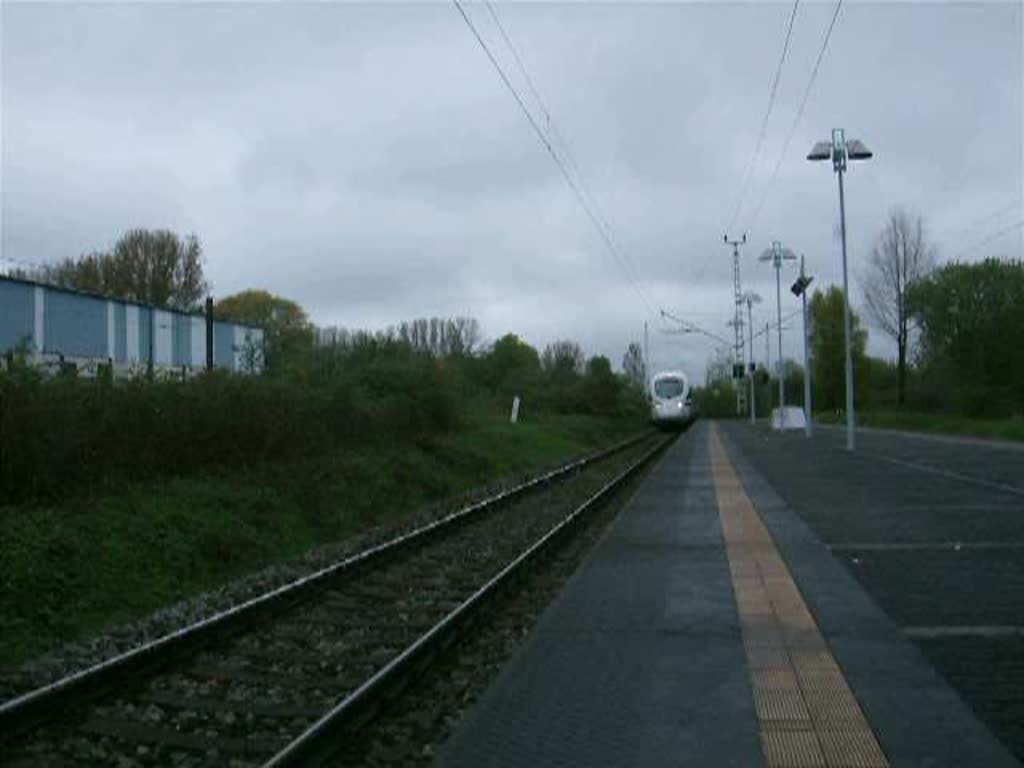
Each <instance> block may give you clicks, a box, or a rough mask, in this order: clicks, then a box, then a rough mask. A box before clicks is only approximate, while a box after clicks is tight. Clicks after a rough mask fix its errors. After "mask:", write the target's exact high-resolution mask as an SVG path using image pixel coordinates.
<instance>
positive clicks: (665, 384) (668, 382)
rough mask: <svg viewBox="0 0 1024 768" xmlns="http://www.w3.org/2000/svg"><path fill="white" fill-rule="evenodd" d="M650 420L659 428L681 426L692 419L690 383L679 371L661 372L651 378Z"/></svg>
mask: <svg viewBox="0 0 1024 768" xmlns="http://www.w3.org/2000/svg"><path fill="white" fill-rule="evenodd" d="M650 394H651V420H652V421H654V423H655V424H658V425H659V426H683V425H685V424H687V423H688V422H689V421H690V419H691V418H693V400H692V399H691V398H690V382H689V380H688V379H687V378H686V374H685V373H683V372H681V371H662V372H661V373H656V374H654V376H653V377H652V378H651V392H650Z"/></svg>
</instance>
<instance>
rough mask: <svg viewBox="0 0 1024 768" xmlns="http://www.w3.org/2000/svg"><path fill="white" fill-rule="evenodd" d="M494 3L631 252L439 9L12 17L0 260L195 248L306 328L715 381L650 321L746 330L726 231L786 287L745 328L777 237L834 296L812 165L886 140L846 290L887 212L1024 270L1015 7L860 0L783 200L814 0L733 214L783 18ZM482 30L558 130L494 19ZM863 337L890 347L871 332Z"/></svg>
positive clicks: (800, 133)
mask: <svg viewBox="0 0 1024 768" xmlns="http://www.w3.org/2000/svg"><path fill="white" fill-rule="evenodd" d="M494 7H495V10H496V12H497V14H498V18H499V19H500V21H501V22H502V24H503V25H504V27H505V30H506V31H507V33H508V35H509V37H510V38H511V40H512V43H513V44H514V46H515V48H516V50H517V51H518V53H519V55H520V57H521V59H522V61H523V63H524V65H525V67H526V70H527V71H528V73H529V75H530V76H531V78H532V80H533V82H534V84H535V86H536V88H537V90H538V92H539V93H540V95H541V97H542V98H543V100H544V103H545V104H546V106H547V108H548V110H549V112H550V115H551V118H552V120H553V121H554V125H556V126H557V129H558V131H559V133H560V134H561V135H562V136H564V137H565V139H566V140H567V143H568V145H569V147H570V148H571V153H572V158H573V160H574V161H575V167H577V168H578V169H579V172H580V174H581V176H582V179H583V184H584V186H585V189H586V190H587V191H588V192H589V193H590V194H592V196H593V198H594V199H595V200H596V201H597V205H598V206H599V208H600V210H601V211H603V213H604V216H605V218H606V219H607V221H608V224H609V225H610V227H611V230H612V233H613V237H614V240H615V242H616V243H617V245H618V250H619V252H620V254H621V255H622V259H623V260H626V261H628V264H627V265H625V266H624V265H623V264H622V263H621V262H620V261H619V260H617V259H616V258H615V257H614V256H613V255H612V254H610V253H609V251H608V250H607V248H606V247H605V245H604V242H603V241H602V239H601V237H600V236H599V235H598V233H597V231H596V230H595V228H594V226H593V224H592V223H591V221H590V219H589V218H588V217H587V216H586V214H585V213H584V212H583V209H582V208H581V206H580V205H579V203H578V201H577V200H576V198H575V197H574V196H573V193H572V191H571V190H570V189H569V187H568V185H567V184H566V182H565V180H564V179H563V177H562V176H561V172H560V171H559V169H558V167H557V166H556V165H555V163H554V162H553V161H552V158H551V156H550V155H549V154H548V152H547V150H546V149H545V148H544V146H543V144H542V143H541V142H540V141H539V139H538V137H537V135H536V134H535V133H534V131H533V128H532V127H531V126H530V124H529V122H528V121H527V119H526V118H525V117H524V115H523V114H522V112H521V111H520V109H519V107H518V106H517V104H516V102H515V100H514V99H513V97H512V95H511V94H510V93H509V92H508V90H507V89H506V88H505V86H504V84H503V83H502V81H501V79H500V77H499V75H498V74H497V72H496V71H495V69H494V68H493V66H492V65H491V63H490V61H489V60H488V58H487V56H486V54H485V53H484V51H483V49H482V48H481V47H480V45H479V44H478V43H477V41H476V39H475V38H474V36H473V35H472V33H471V32H470V30H469V28H468V27H467V25H466V24H465V23H464V21H463V19H462V17H461V16H460V14H459V12H458V10H457V9H456V7H455V6H453V5H451V4H448V3H440V2H439V3H430V4H401V5H399V4H387V5H384V4H345V3H328V4H301V3H287V4H262V3H254V2H253V3H226V4H213V3H184V2H181V3H166V4H150V3H142V2H137V3H110V4H97V3H88V4H87V3H66V4H49V3H47V4H38V3H24V4H18V3H12V2H3V3H0V25H2V31H0V42H2V56H0V61H2V72H0V85H2V101H0V108H2V123H0V128H2V134H0V144H2V162H3V167H2V173H0V181H2V187H0V196H2V208H0V211H2V220H0V227H2V232H0V247H2V252H0V256H2V257H3V258H5V259H8V260H18V261H21V262H29V263H45V262H49V261H53V260H56V259H60V258H62V257H65V256H69V255H77V254H79V253H82V252H84V251H90V250H94V249H101V248H106V247H109V246H110V245H111V244H112V243H113V241H114V240H115V239H116V238H117V236H118V234H120V233H121V232H122V231H124V230H125V229H128V228H131V227H153V228H155V227H167V228H171V229H174V230H176V231H178V232H180V233H187V232H195V233H196V234H197V235H198V236H199V238H200V240H201V241H202V244H203V246H204V248H205V252H206V257H207V263H206V270H207V274H208V276H209V278H210V280H211V281H212V283H213V286H214V292H215V295H216V296H224V295H227V294H230V293H233V292H235V291H238V290H242V289H245V288H266V289H268V290H270V291H272V292H273V293H276V294H280V295H282V296H286V297H288V298H291V299H294V300H296V301H298V302H299V303H300V304H302V305H303V306H304V307H305V308H306V310H307V311H308V313H309V315H310V317H311V319H312V320H313V321H314V322H316V323H317V324H319V325H335V324H337V325H343V326H348V327H370V328H379V327H383V326H386V325H388V324H391V323H394V322H397V321H400V320H403V319H411V318H413V317H417V316H425V315H456V314H465V315H472V316H475V317H476V318H478V319H479V320H480V322H481V325H482V328H483V331H484V333H485V335H486V336H487V337H488V338H490V339H494V338H497V337H499V336H501V335H502V334H504V333H506V332H509V331H512V332H515V333H518V334H519V335H521V336H523V337H524V338H525V339H526V340H528V341H529V342H530V343H532V344H534V345H536V346H538V347H542V346H543V345H544V344H545V343H547V342H549V341H551V340H553V339H556V338H566V337H567V338H573V339H576V340H578V341H580V342H581V343H582V344H583V346H584V348H585V349H586V351H587V352H588V353H590V354H594V353H603V354H606V355H608V356H609V357H610V358H611V359H612V361H613V363H614V364H615V365H616V366H619V364H620V363H621V358H622V353H623V351H624V350H625V348H626V345H627V344H628V342H629V341H630V340H634V339H636V340H639V339H640V338H641V337H642V333H643V323H644V321H645V320H648V321H649V322H650V327H651V333H650V339H651V358H652V365H653V367H655V368H663V367H681V368H683V369H684V370H687V371H689V372H691V374H692V375H693V376H695V377H697V378H700V377H703V375H704V368H705V364H706V361H707V359H708V357H709V356H710V355H711V354H713V342H711V341H710V340H708V339H706V338H705V337H701V336H697V335H693V334H689V335H683V336H671V335H666V334H664V333H663V329H665V328H666V327H667V326H666V324H665V323H664V321H662V320H661V319H660V318H659V317H658V316H657V315H656V314H652V313H651V311H650V310H649V308H648V306H647V303H649V304H650V305H651V307H653V309H654V310H655V312H657V310H659V309H660V308H665V309H668V310H670V311H672V312H675V313H677V314H678V315H680V316H682V317H685V318H687V319H688V320H690V321H692V322H695V323H698V324H700V325H701V326H703V327H705V328H707V329H708V330H709V331H711V332H712V333H715V334H719V335H722V336H731V330H730V329H729V328H728V327H727V326H726V325H725V323H726V321H727V320H728V319H729V318H730V317H731V313H732V264H731V256H730V252H729V250H728V249H727V248H726V247H725V246H724V245H723V243H722V235H723V233H724V232H725V231H726V229H727V228H729V227H730V223H731V224H732V226H731V228H730V229H729V234H730V236H733V235H738V234H740V233H742V232H744V231H745V232H746V233H747V238H748V245H747V246H746V247H745V248H744V249H743V251H742V254H743V255H742V272H743V282H744V288H752V289H754V290H756V291H758V292H759V293H761V295H762V296H764V297H765V298H766V299H770V301H767V302H766V303H765V304H762V305H761V306H760V307H758V308H757V309H756V315H755V325H758V324H760V326H761V327H763V323H764V321H765V319H767V318H768V316H769V313H770V314H771V317H772V318H774V312H775V286H774V274H773V272H772V270H771V269H770V268H769V267H768V266H767V265H764V264H760V263H758V261H757V255H758V254H760V252H761V251H763V250H764V249H765V248H766V247H768V246H769V244H770V243H771V241H772V240H773V239H778V240H781V241H782V242H783V243H784V244H785V245H787V246H789V247H790V248H792V249H793V250H794V251H796V252H798V253H805V254H806V256H807V260H808V271H809V272H811V273H812V274H814V275H816V284H827V283H831V282H838V281H839V280H840V279H841V271H840V257H839V243H838V240H837V239H836V235H835V232H836V229H837V221H838V195H837V189H836V179H835V175H834V174H833V173H832V171H831V169H830V167H829V166H828V165H827V164H823V163H815V164H812V163H808V162H806V161H805V160H804V159H803V158H804V155H805V154H806V153H807V151H808V149H809V147H810V145H811V144H812V143H813V142H814V141H816V140H819V139H824V138H826V137H827V136H828V135H829V132H830V130H831V129H832V128H833V127H844V128H845V129H846V130H847V134H848V136H849V137H853V138H860V139H862V140H863V141H864V142H865V143H866V144H867V145H868V146H869V147H870V148H871V149H872V150H873V151H874V152H875V157H874V159H873V160H871V161H869V162H867V163H861V164H858V165H856V166H853V167H851V170H850V173H849V174H848V176H847V179H846V192H847V219H848V228H849V241H848V242H849V254H850V264H851V272H852V274H853V276H854V277H856V275H858V274H860V273H862V272H863V267H864V264H865V263H866V260H867V257H868V255H869V253H870V248H871V244H872V240H873V239H874V237H875V236H876V234H877V232H878V231H879V229H880V228H881V227H882V226H883V224H884V221H885V217H886V214H887V211H888V210H889V209H890V208H891V207H893V206H895V205H903V206H907V207H910V208H912V209H915V210H917V211H920V212H921V213H922V214H923V215H924V217H925V219H926V222H927V224H928V226H929V229H930V233H931V235H932V236H933V238H934V240H935V241H936V243H937V245H938V247H939V252H940V254H941V257H942V258H943V259H944V260H948V259H953V258H960V259H962V260H976V259H979V258H981V257H983V256H985V255H1001V256H1008V257H1013V258H1021V257H1022V255H1024V252H1022V251H1024V248H1022V242H1024V239H1022V238H1024V233H1022V227H1021V222H1022V219H1024V212H1022V211H1024V206H1022V175H1024V156H1022V145H1024V139H1022V90H1024V88H1022V56H1021V50H1022V13H1021V3H1019V2H1004V3H971V4H951V3H900V4H896V3H857V2H846V3H844V5H843V7H842V9H841V11H840V14H839V17H838V20H837V22H836V25H835V29H834V32H833V34H832V37H831V41H830V43H829V46H828V48H827V51H826V53H825V57H824V60H823V62H822V65H821V68H820V71H819V73H818V76H817V79H816V81H815V83H814V87H813V90H812V91H811V94H810V99H809V101H808V103H807V107H806V110H805V112H804V114H803V117H802V119H801V121H800V122H799V124H798V126H797V128H796V132H795V136H794V139H793V141H792V144H791V146H790V148H789V151H788V152H787V153H786V155H785V156H784V157H783V159H782V162H781V165H780V170H779V173H778V175H777V177H776V178H775V180H774V183H773V184H772V185H771V186H770V187H769V186H768V182H769V179H770V177H771V176H772V169H773V168H774V167H775V165H776V163H777V162H778V159H779V156H780V152H781V149H782V145H783V142H784V140H785V138H786V135H787V134H788V133H789V131H790V126H791V125H792V123H793V120H794V117H795V115H796V112H797V108H798V106H799V104H800V102H801V99H802V96H803V94H804V91H805V89H806V87H807V83H808V78H809V76H810V72H811V69H812V67H813V64H814V61H815V59H816V58H817V56H818V52H819V50H820V49H821V46H822V41H823V37H824V34H825V30H826V28H827V27H828V24H829V21H830V19H831V18H832V14H833V11H834V8H835V6H834V4H833V3H831V2H826V3H818V2H813V3H812V2H802V3H800V5H799V7H798V10H797V15H796V20H795V24H794V27H793V34H792V40H791V44H790V47H789V52H788V56H787V58H786V61H785V64H784V67H783V70H782V75H781V80H780V82H779V86H778V93H777V98H776V102H775V106H774V110H773V112H772V114H771V117H770V120H769V121H768V125H767V132H766V134H765V140H764V142H763V146H762V149H761V152H760V154H759V157H758V159H757V161H756V163H755V164H754V166H753V173H752V174H751V183H750V184H749V189H748V192H747V194H746V195H745V198H744V201H743V204H742V206H741V208H740V214H739V216H738V217H737V219H736V221H735V222H732V219H733V212H734V210H735V209H736V207H737V203H738V200H739V198H740V192H741V185H742V181H743V178H744V173H745V171H746V169H747V167H748V164H749V163H750V162H751V157H752V154H753V152H754V148H755V144H756V142H757V137H758V133H759V129H760V126H761V121H762V118H763V116H764V114H765V110H766V107H767V104H768V97H769V89H770V86H771V82H772V77H773V74H774V71H775V67H776V64H777V62H778V60H779V55H780V53H781V50H782V45H783V40H784V39H785V34H786V29H787V24H788V20H789V18H790V13H791V10H792V7H793V6H792V4H791V3H756V4H739V3H711V4H691V3H666V4H657V5H654V4H644V5H639V4H633V3H625V2H623V3H609V4H540V3H537V4H510V3H499V4H496V5H495V6H494ZM466 12H467V14H468V15H469V16H470V18H471V20H472V21H473V23H474V24H475V25H476V26H477V28H478V29H479V31H480V34H481V36H482V37H483V38H484V40H485V41H486V43H487V44H488V46H489V47H490V49H491V50H492V52H493V54H494V56H495V57H496V58H497V59H498V61H499V62H500V64H501V66H502V67H503V69H504V70H505V72H506V73H507V75H508V77H509V78H510V80H511V81H512V83H513V85H514V86H515V88H516V89H517V90H518V91H519V93H520V94H521V95H522V97H523V99H524V102H525V103H526V104H527V106H528V107H530V108H531V109H532V110H533V112H534V113H535V114H536V115H537V119H538V122H539V123H540V125H541V126H543V127H546V126H547V125H548V123H547V121H546V120H545V119H544V118H543V116H542V115H541V113H540V110H539V109H538V108H537V106H536V103H535V102H534V101H533V99H532V95H531V93H530V89H529V87H528V85H527V83H526V81H525V80H524V78H523V76H522V74H521V73H520V71H519V69H518V68H517V66H516V63H515V59H514V58H513V55H512V54H511V53H510V50H509V49H508V48H507V47H506V46H505V43H504V41H503V39H502V37H501V34H500V32H499V30H498V28H497V27H496V25H495V23H494V20H493V19H492V18H491V16H490V14H489V12H488V9H487V7H486V6H485V5H481V4H469V5H467V6H466ZM554 146H555V149H556V151H558V152H559V153H560V155H561V156H562V157H565V149H564V147H563V145H562V144H561V143H559V142H556V143H555V145H554ZM566 162H567V163H568V160H566ZM569 167H570V171H571V172H573V171H572V168H573V166H571V165H570V166H569ZM762 198H763V199H764V200H765V203H764V205H763V207H761V209H760V212H759V214H758V215H756V216H755V211H756V210H757V209H758V207H759V201H760V200H761V199H762ZM983 241H987V242H983ZM792 277H793V274H792V273H790V274H787V275H784V278H783V279H784V283H783V291H785V293H784V295H783V299H782V300H783V313H784V314H785V313H788V312H791V311H792V310H793V309H796V308H798V306H799V305H798V303H797V302H796V300H795V299H794V297H793V296H792V295H790V294H789V293H788V291H786V286H787V285H788V283H789V282H791V280H792ZM855 285H856V280H855ZM858 293H859V291H857V290H855V292H854V297H855V300H859V297H858ZM790 325H791V326H792V328H791V330H790V331H789V333H787V336H786V339H785V342H784V344H785V347H786V355H787V356H790V355H796V354H798V352H799V351H798V346H797V343H798V341H797V339H798V336H797V335H796V334H797V333H798V331H797V329H798V326H797V325H796V324H793V323H791V324H790ZM870 348H871V351H872V352H874V353H876V354H880V355H883V356H892V355H893V354H894V351H893V349H892V345H891V344H890V343H888V342H886V341H885V339H884V338H883V337H882V336H881V335H880V333H879V332H877V331H874V332H873V333H872V341H871V345H870ZM764 354H765V352H764V339H763V337H762V338H761V339H759V340H758V341H757V343H756V345H755V355H756V356H757V358H758V359H759V360H763V358H764ZM775 357H776V352H775V350H774V349H773V350H772V358H773V359H775Z"/></svg>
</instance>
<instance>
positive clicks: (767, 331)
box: [764, 322, 772, 406]
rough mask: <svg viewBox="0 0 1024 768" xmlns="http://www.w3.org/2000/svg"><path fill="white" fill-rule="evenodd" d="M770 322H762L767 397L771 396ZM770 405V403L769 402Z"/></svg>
mask: <svg viewBox="0 0 1024 768" xmlns="http://www.w3.org/2000/svg"><path fill="white" fill-rule="evenodd" d="M771 330H772V328H771V323H769V322H765V324H764V360H765V363H764V364H765V365H766V366H767V368H768V399H769V400H771V399H772V397H771V395H772V334H771ZM768 405H769V406H770V405H771V403H770V402H769V403H768Z"/></svg>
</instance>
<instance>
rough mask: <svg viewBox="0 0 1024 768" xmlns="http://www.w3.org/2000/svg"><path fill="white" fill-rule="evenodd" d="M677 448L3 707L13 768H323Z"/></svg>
mask: <svg viewBox="0 0 1024 768" xmlns="http://www.w3.org/2000/svg"><path fill="white" fill-rule="evenodd" d="M666 442H667V441H666V439H665V438H659V437H651V436H648V437H645V438H643V439H639V440H633V441H629V442H627V443H625V444H620V445H619V446H616V447H615V448H613V449H610V450H609V451H606V452H604V453H602V454H599V455H597V456H595V457H592V458H590V459H587V460H582V461H578V462H574V463H572V464H569V465H566V466H565V467H563V468H561V469H559V470H555V471H553V472H550V473H547V474H546V475H543V476H541V477H539V478H536V479H534V480H532V481H530V482H528V483H525V484H523V485H522V486H518V487H517V488H514V489H512V490H510V491H506V492H503V493H501V494H498V495H497V496H495V497H492V498H491V499H488V500H485V501H483V502H480V503H478V504H474V505H472V506H471V507H468V508H467V509H465V510H462V511H460V512H458V513H455V514H453V515H449V516H448V517H446V518H443V519H441V520H439V521H437V522H435V523H431V524H430V525H427V526H424V527H423V528H420V529H417V530H415V531H413V532H411V533H409V534H406V535H404V536H401V537H399V538H398V539H395V540H393V541H390V542H387V543H385V544H382V545H379V546H377V547H373V548H372V549H370V550H368V551H366V552H363V553H361V554H359V555H356V556H354V557H350V558H347V559H346V560H345V561H343V562H341V563H338V564H336V565H334V566H331V567H330V568H327V569H324V570H323V571H321V572H318V573H317V574H314V575H312V576H309V577H306V578H304V579H300V580H298V581H297V582H295V583H293V584H289V585H286V586H285V587H281V588H278V589H276V590H273V591H272V592H270V593H268V594H267V595H263V596H261V597H259V598H256V599H255V600H250V601H248V602H247V603H245V604H243V605H241V606H238V607H236V608H233V609H231V610H230V611H226V612H224V613H223V614H218V615H217V616H214V617H212V618H210V619H207V620H205V621H203V622H199V623H198V624H196V625H193V626H191V627H188V628H186V629H184V630H181V631H179V632H176V633H174V634H173V635H170V636H167V637H164V638H159V639H158V640H155V641H153V642H151V643H149V644H147V645H146V646H143V647H142V648H139V649H136V650H135V651H132V652H129V653H128V654H123V655H122V656H120V657H117V658H115V659H112V660H110V661H108V662H105V663H104V664H101V665H97V667H94V668H92V669H89V670H85V671H84V672H80V673H77V674H76V675H72V676H71V677H69V678H66V679H64V680H61V681H58V682H56V683H54V684H52V685H50V686H46V687H45V688H43V689H39V690H37V691H33V692H30V693H28V694H25V695H23V696H20V697H18V698H17V699H13V700H11V701H8V702H5V703H4V704H2V705H0V731H3V732H4V734H5V736H4V737H2V738H5V740H6V743H5V745H4V751H5V764H8V765H25V766H28V765H32V766H39V765H72V764H73V765H89V764H94V765H121V766H134V765H140V766H142V765H174V766H212V765H218V766H220V765H234V766H250V765H267V766H285V765H308V764H311V763H315V762H317V761H319V760H321V759H323V758H325V757H327V756H329V755H330V754H332V753H333V752H334V751H335V749H336V748H337V746H339V744H340V743H341V742H342V741H343V740H344V738H345V734H346V733H351V732H352V731H353V730H354V729H357V728H358V727H359V726H360V725H362V724H363V723H365V722H366V721H367V720H369V719H370V718H372V717H373V716H374V715H375V713H376V712H377V710H378V709H379V708H380V706H381V705H382V704H383V703H385V702H387V701H388V700H389V698H392V697H393V696H395V695H397V693H398V692H399V691H400V690H401V687H402V686H403V685H404V684H405V683H407V682H408V681H409V680H410V679H411V678H412V677H413V676H414V675H415V674H416V673H417V672H418V671H420V670H421V669H422V668H424V667H425V666H426V665H427V664H429V662H430V660H431V659H432V658H433V657H435V656H436V655H437V654H438V653H439V652H440V651H441V650H443V649H444V647H445V646H446V645H447V644H449V643H450V642H452V640H453V639H454V637H455V636H456V634H457V632H458V631H459V630H460V629H462V628H464V627H465V626H466V624H467V622H468V621H469V620H470V619H471V618H472V617H473V615H474V613H475V611H476V610H477V609H478V607H479V606H480V605H482V604H483V603H484V602H485V601H486V600H488V599H490V598H491V597H493V595H494V594H496V593H498V591H499V590H500V589H501V588H502V587H503V586H504V585H505V584H506V583H507V582H508V581H510V580H511V579H513V578H515V577H516V576H517V574H518V573H519V572H521V571H522V570H524V569H525V568H528V567H529V566H530V564H531V563H533V562H534V561H535V560H536V559H537V558H539V557H541V556H543V554H544V553H545V552H547V551H548V550H549V549H550V548H551V546H552V545H554V544H555V543H557V542H558V541H559V540H560V539H562V538H563V537H564V536H566V535H569V534H570V533H571V531H572V529H573V526H574V523H575V522H577V521H578V520H579V519H580V517H581V516H582V515H584V514H586V513H587V512H588V511H589V510H590V509H591V508H592V507H594V506H595V505H597V504H599V503H600V502H601V501H603V500H604V499H605V498H606V497H607V496H609V495H610V494H611V493H612V492H613V491H614V490H615V489H616V488H617V487H618V486H619V485H620V484H621V483H622V482H624V481H625V480H626V479H628V478H629V477H630V476H632V475H633V474H634V473H635V472H637V471H638V470H639V469H640V468H641V467H642V466H643V465H644V464H645V463H646V462H647V461H648V460H649V459H650V458H652V457H653V456H654V455H655V454H656V453H657V452H658V451H659V450H660V449H661V448H663V447H664V445H665V444H666Z"/></svg>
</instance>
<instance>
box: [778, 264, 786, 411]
mask: <svg viewBox="0 0 1024 768" xmlns="http://www.w3.org/2000/svg"><path fill="white" fill-rule="evenodd" d="M781 275H782V254H781V253H778V254H776V255H775V308H776V310H777V314H778V322H779V429H785V426H786V422H785V418H786V416H785V413H786V389H785V384H784V381H785V377H784V375H783V373H784V370H783V369H784V367H785V366H783V364H782V283H781V280H782V277H781Z"/></svg>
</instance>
